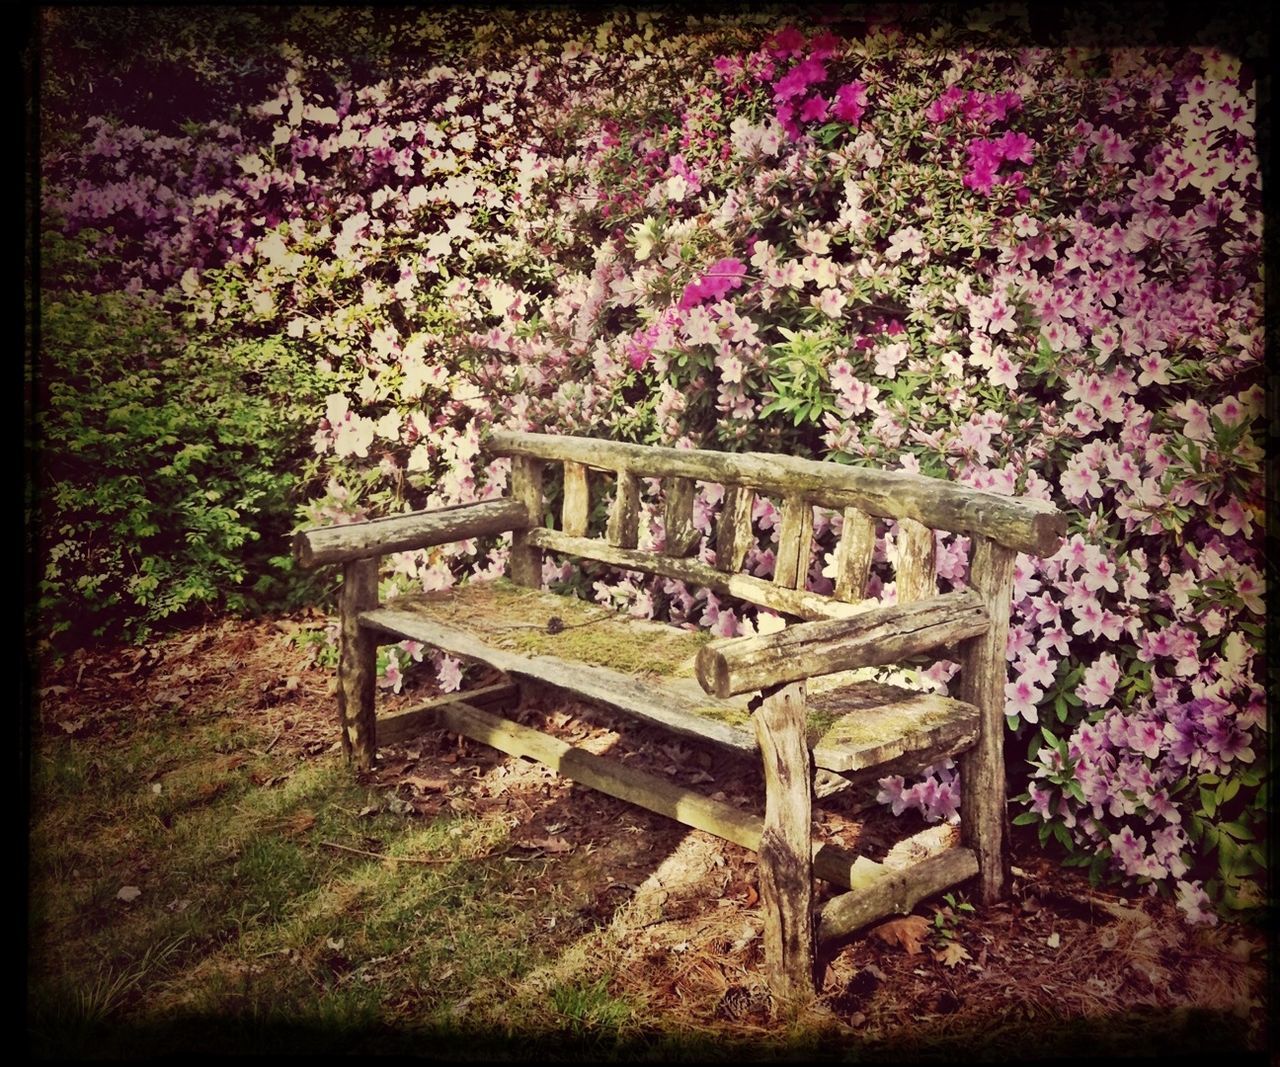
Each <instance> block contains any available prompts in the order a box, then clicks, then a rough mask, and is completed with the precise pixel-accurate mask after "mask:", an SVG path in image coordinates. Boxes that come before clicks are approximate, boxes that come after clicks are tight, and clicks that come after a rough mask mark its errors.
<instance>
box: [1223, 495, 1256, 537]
mask: <svg viewBox="0 0 1280 1067" xmlns="http://www.w3.org/2000/svg"><path fill="white" fill-rule="evenodd" d="M1217 518H1218V522H1217V523H1214V525H1216V526H1217V527H1218V529H1220V530H1221V531H1222V532H1223V533H1224V534H1226V535H1227V536H1228V537H1231V536H1233V535H1235V534H1238V533H1243V534H1244V536H1245V537H1249V536H1251V535H1252V534H1253V516H1252V515H1251V514H1250V513H1249V512H1248V511H1246V510H1245V508H1244V507H1243V506H1242V505H1241V503H1240V501H1239V500H1238V499H1237V498H1236V497H1234V496H1233V497H1231V498H1230V500H1228V501H1227V503H1226V505H1225V506H1224V507H1220V508H1219V509H1218V515H1217Z"/></svg>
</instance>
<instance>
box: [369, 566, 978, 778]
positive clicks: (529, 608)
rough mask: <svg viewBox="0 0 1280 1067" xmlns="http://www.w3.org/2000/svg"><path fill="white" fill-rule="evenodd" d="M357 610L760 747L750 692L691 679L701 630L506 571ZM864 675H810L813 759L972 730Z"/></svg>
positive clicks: (951, 747) (451, 647) (948, 742)
mask: <svg viewBox="0 0 1280 1067" xmlns="http://www.w3.org/2000/svg"><path fill="white" fill-rule="evenodd" d="M362 618H363V619H365V620H366V621H367V622H369V623H370V624H372V625H376V626H377V628H379V629H382V630H384V631H386V632H388V633H392V634H397V633H398V634H403V635H404V636H408V637H417V638H418V639H420V640H424V639H425V640H429V643H431V644H435V645H438V646H439V647H442V648H444V649H445V650H446V651H450V652H452V653H453V654H456V655H462V656H464V657H470V658H475V659H479V660H481V661H486V659H487V661H488V662H490V663H492V664H493V665H494V666H497V667H498V668H499V669H501V670H505V671H508V672H510V673H512V674H516V675H524V676H525V677H530V678H534V679H536V680H537V681H540V682H543V683H545V684H551V685H557V684H558V685H559V686H560V687H561V688H564V689H565V690H566V691H569V692H576V693H578V694H580V695H583V696H585V697H587V698H588V699H596V700H603V701H604V702H605V703H607V704H610V705H612V706H614V707H616V708H619V709H621V710H624V711H628V712H631V713H632V714H635V715H637V716H638V717H640V718H644V719H648V720H650V721H655V722H660V723H662V724H663V725H666V726H668V727H670V728H672V729H675V730H677V731H679V732H682V733H685V734H687V735H690V736H694V737H698V738H701V739H703V740H708V741H712V742H714V743H719V744H722V745H725V746H726V747H729V748H732V749H735V750H737V751H742V752H750V751H754V749H755V735H754V730H753V728H752V726H751V712H750V710H749V707H748V702H749V698H748V696H746V695H743V696H738V697H733V698H729V699H718V698H716V697H713V696H708V695H707V694H706V693H705V692H704V691H703V690H702V687H701V686H700V685H699V683H698V681H697V679H696V677H695V674H694V658H695V656H696V655H697V652H698V649H699V648H701V647H702V646H703V645H704V644H705V643H706V642H707V641H708V640H710V635H709V634H708V633H706V632H705V631H699V630H688V629H683V628H681V627H677V626H673V625H670V624H668V623H660V622H653V621H651V620H648V619H636V618H633V617H631V616H628V615H625V614H622V613H620V612H616V611H613V610H611V609H609V608H607V607H603V606H601V605H598V604H590V603H588V602H586V601H583V600H578V599H576V598H573V597H568V596H562V595H559V594H556V593H548V592H543V591H540V590H533V589H526V588H522V587H520V586H517V585H514V584H512V583H511V582H509V581H507V580H506V579H497V580H494V581H488V582H473V583H468V584H465V585H461V586H458V587H456V588H454V589H452V590H449V591H447V592H441V593H428V594H424V595H415V596H401V597H396V598H394V599H393V600H391V601H389V602H388V603H387V604H386V606H385V608H381V609H378V610H377V611H374V612H369V613H366V614H365V615H364V616H362ZM450 634H452V635H454V636H453V637H450V636H449V635H450ZM866 673H868V672H857V673H856V674H851V673H845V674H842V675H832V676H828V677H825V678H816V679H813V681H812V682H811V683H810V699H809V701H808V704H807V712H808V726H807V729H806V734H807V737H808V741H809V744H810V746H811V747H812V748H813V750H814V759H815V762H816V764H817V765H818V766H819V767H823V768H825V769H828V770H833V771H857V770H864V769H866V768H870V767H875V766H877V765H880V764H882V763H888V762H891V761H893V760H896V759H898V758H900V757H902V756H904V755H910V754H911V753H920V754H922V756H924V755H927V754H931V753H942V754H950V753H951V752H954V751H957V750H959V749H960V748H962V747H964V746H965V745H967V744H969V743H971V742H972V740H973V739H974V737H976V736H977V729H978V725H977V709H975V708H973V707H972V706H971V705H968V704H963V703H961V702H960V701H956V700H950V699H948V698H947V697H940V696H937V695H935V694H926V693H914V692H911V691H910V690H904V689H901V688H899V687H896V686H891V685H885V684H882V683H879V682H876V681H870V680H867V679H866V678H865V677H864V675H865V674H866Z"/></svg>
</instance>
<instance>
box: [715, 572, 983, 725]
mask: <svg viewBox="0 0 1280 1067" xmlns="http://www.w3.org/2000/svg"><path fill="white" fill-rule="evenodd" d="M989 626H990V619H989V618H988V617H987V612H986V609H985V608H984V607H983V605H982V599H981V598H980V597H979V596H978V594H977V593H974V592H973V591H972V590H969V589H962V590H959V591H957V592H954V593H944V594H942V595H941V596H936V597H929V598H928V599H927V600H917V601H913V602H912V603H910V604H894V605H891V606H888V607H878V608H872V609H870V610H869V611H863V612H861V613H859V614H857V615H854V616H852V617H850V618H847V619H828V620H823V621H821V622H810V623H801V624H799V625H797V626H788V627H787V628H786V629H785V630H779V631H777V632H776V633H771V634H761V635H759V636H756V637H729V638H724V639H722V640H719V641H712V642H711V643H709V644H706V645H703V646H702V648H701V649H699V651H698V659H697V670H698V681H699V682H701V683H702V688H703V689H705V690H706V691H707V692H708V693H713V694H714V695H716V696H718V697H720V698H721V699H724V698H726V697H730V696H733V695H735V694H737V693H748V692H751V691H753V690H756V689H763V688H765V687H766V686H774V685H783V684H785V683H787V682H794V681H798V680H799V679H801V678H816V677H820V676H822V675H824V674H834V673H835V672H837V671H847V670H852V669H853V668H855V667H874V666H879V665H881V664H886V663H898V662H901V661H902V660H904V659H906V658H908V657H910V656H914V655H916V654H917V653H919V652H927V651H929V650H930V649H935V648H939V647H943V646H946V645H950V644H952V643H954V642H956V641H959V640H963V639H964V638H967V637H974V636H976V635H977V634H980V633H985V632H986V630H987V628H988V627H989Z"/></svg>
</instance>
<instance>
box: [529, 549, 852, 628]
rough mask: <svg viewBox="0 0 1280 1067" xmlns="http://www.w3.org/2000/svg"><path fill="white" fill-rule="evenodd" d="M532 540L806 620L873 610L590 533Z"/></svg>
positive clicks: (555, 550) (842, 617)
mask: <svg viewBox="0 0 1280 1067" xmlns="http://www.w3.org/2000/svg"><path fill="white" fill-rule="evenodd" d="M529 543H530V544H531V545H538V546H539V547H541V548H545V549H550V550H552V551H553V552H563V553H565V554H567V555H572V556H580V557H582V558H583V559H594V560H599V561H600V562H601V563H612V564H614V565H615V566H618V567H626V568H628V569H630V570H637V571H644V572H646V573H647V574H661V575H662V576H663V577H665V578H679V579H680V580H681V581H685V582H690V583H692V584H694V585H702V586H706V587H707V588H708V589H710V590H712V591H713V592H716V593H724V594H727V595H728V596H735V597H738V598H739V599H741V600H746V601H749V602H750V603H752V604H759V605H761V606H762V607H766V608H770V609H772V610H773V611H780V612H784V613H786V614H788V615H794V616H796V617H797V618H801V619H831V618H838V619H845V618H850V617H852V616H854V615H858V614H861V613H862V612H864V611H867V610H868V607H867V606H866V605H865V604H848V603H845V602H844V601H841V600H835V599H834V598H832V597H828V596H823V595H822V594H821V593H811V592H809V591H807V590H805V591H802V590H798V589H784V588H782V587H781V586H777V585H774V584H773V583H772V582H767V581H765V580H764V579H762V578H753V577H751V576H750V575H747V574H736V573H730V574H724V573H722V572H721V571H720V570H719V569H718V567H719V564H718V563H717V565H716V566H715V567H711V566H708V565H707V564H705V563H703V562H701V561H700V560H696V559H673V558H671V557H670V556H661V555H657V554H655V553H652V552H639V551H636V550H635V549H625V548H615V547H614V546H612V545H608V544H606V543H605V542H603V541H599V540H596V539H594V538H590V537H566V536H565V535H564V534H562V533H560V531H559V530H547V529H542V528H539V529H534V530H530V531H529ZM717 555H718V553H717Z"/></svg>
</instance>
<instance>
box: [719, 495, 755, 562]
mask: <svg viewBox="0 0 1280 1067" xmlns="http://www.w3.org/2000/svg"><path fill="white" fill-rule="evenodd" d="M755 501H756V494H755V490H753V489H752V488H751V487H750V486H746V485H726V486H725V487H724V501H723V503H722V504H721V505H720V517H719V519H717V520H716V569H717V570H720V571H724V572H725V573H726V574H735V573H737V572H738V571H740V570H741V569H742V563H743V561H744V560H745V559H746V558H747V550H748V549H750V548H751V544H752V542H753V541H754V540H755V534H754V532H753V531H752V529H751V508H752V506H753V505H754V504H755Z"/></svg>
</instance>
